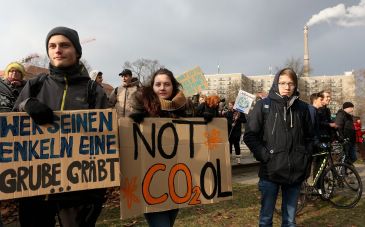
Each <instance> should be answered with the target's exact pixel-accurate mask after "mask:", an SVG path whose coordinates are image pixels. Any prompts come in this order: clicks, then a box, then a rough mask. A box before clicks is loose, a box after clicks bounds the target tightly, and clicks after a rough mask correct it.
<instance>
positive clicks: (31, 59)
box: [21, 53, 49, 68]
mask: <svg viewBox="0 0 365 227" xmlns="http://www.w3.org/2000/svg"><path fill="white" fill-rule="evenodd" d="M21 62H22V63H27V64H30V65H34V66H38V67H40V68H48V64H49V58H48V56H47V55H42V54H37V53H35V54H29V55H28V56H26V57H25V58H23V59H22V61H21Z"/></svg>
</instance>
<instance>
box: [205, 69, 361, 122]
mask: <svg viewBox="0 0 365 227" xmlns="http://www.w3.org/2000/svg"><path fill="white" fill-rule="evenodd" d="M205 77H206V79H207V82H208V87H209V89H208V90H206V91H205V93H206V94H208V95H210V94H218V95H219V96H221V97H225V98H226V99H228V100H232V99H233V100H234V97H235V96H236V95H237V92H238V90H239V89H242V90H245V91H247V92H249V93H252V94H258V93H268V92H269V90H270V88H271V85H272V82H273V80H274V75H256V76H245V75H244V74H242V73H232V74H211V75H205ZM362 77H364V76H363V75H356V76H355V73H354V72H345V73H344V74H342V75H331V76H327V75H323V76H308V77H301V78H300V79H299V86H298V89H299V92H300V97H301V99H302V100H304V101H306V102H309V97H310V95H311V94H312V93H315V92H319V91H322V90H328V91H330V92H331V94H332V101H331V103H330V105H329V108H330V109H331V113H333V114H335V113H337V111H338V110H339V109H340V108H341V107H342V104H343V103H344V102H353V103H354V105H355V115H357V116H361V115H363V114H362V109H364V108H360V106H362V105H361V97H363V98H365V91H364V95H362V94H360V95H359V94H358V93H359V92H357V93H356V91H359V90H360V86H362V85H361V84H362V83H359V82H360V81H361V82H364V83H365V80H364V79H362ZM237 88H238V89H237ZM232 93H234V94H232ZM364 113H365V111H364ZM364 115H365V114H364ZM364 117H365V116H364Z"/></svg>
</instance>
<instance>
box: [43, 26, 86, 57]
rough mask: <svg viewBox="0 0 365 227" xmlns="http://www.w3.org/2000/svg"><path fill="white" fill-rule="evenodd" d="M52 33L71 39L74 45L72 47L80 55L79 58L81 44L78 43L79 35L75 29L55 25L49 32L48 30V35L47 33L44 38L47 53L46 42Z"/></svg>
mask: <svg viewBox="0 0 365 227" xmlns="http://www.w3.org/2000/svg"><path fill="white" fill-rule="evenodd" d="M54 35H63V36H66V37H67V38H68V39H69V40H70V41H71V43H72V44H73V45H74V47H75V49H76V52H77V53H78V54H79V55H80V57H79V58H81V55H82V48H81V44H80V39H79V35H78V34H77V31H75V30H73V29H71V28H66V27H55V28H53V29H52V30H51V31H50V32H48V35H47V38H46V50H47V55H48V42H49V39H50V38H51V37H52V36H54Z"/></svg>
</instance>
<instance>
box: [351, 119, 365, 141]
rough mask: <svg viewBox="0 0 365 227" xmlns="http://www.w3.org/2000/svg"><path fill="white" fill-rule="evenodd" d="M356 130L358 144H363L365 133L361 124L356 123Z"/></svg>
mask: <svg viewBox="0 0 365 227" xmlns="http://www.w3.org/2000/svg"><path fill="white" fill-rule="evenodd" d="M354 128H355V131H356V143H362V142H363V138H362V135H363V134H365V132H363V131H361V123H359V122H355V123H354Z"/></svg>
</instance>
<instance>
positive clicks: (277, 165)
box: [267, 149, 288, 172]
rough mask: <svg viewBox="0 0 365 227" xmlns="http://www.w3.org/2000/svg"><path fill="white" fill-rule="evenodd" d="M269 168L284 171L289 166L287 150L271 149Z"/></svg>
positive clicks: (273, 170) (274, 170)
mask: <svg viewBox="0 0 365 227" xmlns="http://www.w3.org/2000/svg"><path fill="white" fill-rule="evenodd" d="M267 165H268V168H269V169H270V171H272V172H276V171H279V172H280V171H282V170H283V169H287V168H288V154H287V153H286V152H285V150H274V149H270V150H269V160H268V163H267Z"/></svg>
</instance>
